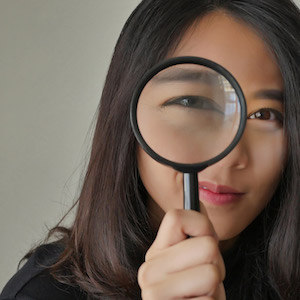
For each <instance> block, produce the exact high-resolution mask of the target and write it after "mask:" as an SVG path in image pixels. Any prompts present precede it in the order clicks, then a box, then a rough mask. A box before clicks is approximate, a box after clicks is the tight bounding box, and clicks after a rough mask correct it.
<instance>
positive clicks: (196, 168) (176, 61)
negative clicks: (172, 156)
mask: <svg viewBox="0 0 300 300" xmlns="http://www.w3.org/2000/svg"><path fill="white" fill-rule="evenodd" d="M188 63H189V64H195V65H201V66H204V67H208V68H211V69H213V70H214V71H216V72H218V73H219V74H221V75H222V76H224V77H225V78H226V79H227V80H228V81H229V82H230V84H231V85H232V87H233V88H234V89H235V91H236V94H237V96H238V99H239V102H240V105H241V119H240V124H239V129H238V131H237V133H236V135H235V137H234V138H233V140H232V142H231V144H229V146H228V147H227V148H225V149H224V151H222V152H221V153H220V154H219V155H217V156H215V157H213V158H211V159H209V160H207V161H204V162H201V163H196V164H182V163H176V162H173V161H170V160H168V159H166V158H164V157H162V156H160V155H159V154H158V153H156V152H155V151H153V149H152V148H151V147H150V146H149V145H148V144H147V143H146V141H145V140H144V138H143V136H142V134H141V132H140V130H139V126H138V122H137V106H138V101H139V98H140V95H141V93H142V91H143V89H144V87H145V86H146V84H147V83H148V82H149V81H150V80H151V79H152V78H153V77H154V76H155V75H156V74H157V73H159V72H160V71H162V70H163V69H166V68H169V67H171V66H174V65H180V64H188ZM246 122H247V105H246V100H245V96H244V93H243V91H242V88H241V87H240V85H239V83H238V82H237V80H236V79H235V78H234V76H233V75H232V74H231V73H230V72H229V71H228V70H226V69H225V68H224V67H222V66H221V65H219V64H218V63H216V62H214V61H211V60H209V59H205V58H202V57H195V56H180V57H175V58H170V59H167V60H165V61H163V62H161V63H159V64H157V65H155V66H154V67H153V68H151V69H150V70H149V71H148V72H146V74H145V75H144V76H143V77H142V79H141V80H140V82H139V83H138V85H137V87H136V89H135V91H134V93H133V97H132V99H131V103H130V123H131V127H132V130H133V133H134V135H135V137H136V139H137V141H138V143H139V144H140V145H141V147H142V148H143V149H144V151H146V153H147V154H148V155H150V156H151V157H152V158H153V159H155V160H156V161H157V162H159V163H162V164H164V165H167V166H170V167H172V168H174V169H175V170H177V171H180V172H183V173H193V172H200V171H202V170H204V169H205V168H207V167H208V166H210V165H212V164H214V163H216V162H218V161H220V160H221V159H222V158H224V157H225V156H226V155H228V154H229V153H230V152H231V151H232V150H233V148H234V147H235V146H236V145H237V144H238V142H239V141H240V139H241V137H242V135H243V132H244V130H245V127H246Z"/></svg>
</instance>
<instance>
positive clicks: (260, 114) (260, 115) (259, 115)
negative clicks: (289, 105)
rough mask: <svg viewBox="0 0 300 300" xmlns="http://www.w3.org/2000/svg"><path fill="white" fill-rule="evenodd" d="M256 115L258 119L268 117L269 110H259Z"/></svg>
mask: <svg viewBox="0 0 300 300" xmlns="http://www.w3.org/2000/svg"><path fill="white" fill-rule="evenodd" d="M256 117H257V118H259V119H264V120H267V119H270V112H269V111H266V110H264V111H259V112H257V113H256Z"/></svg>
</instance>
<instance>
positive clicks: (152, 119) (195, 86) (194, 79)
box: [137, 64, 240, 164]
mask: <svg viewBox="0 0 300 300" xmlns="http://www.w3.org/2000/svg"><path fill="white" fill-rule="evenodd" d="M137 121H138V126H139V130H140V132H141V135H142V136H143V138H144V140H145V141H146V143H147V144H148V145H149V146H150V147H151V148H152V149H153V150H154V151H155V152H156V153H157V154H159V155H160V156H162V157H164V158H166V159H168V160H171V161H173V162H176V163H183V164H195V163H200V162H203V161H207V160H209V159H211V158H213V157H215V156H217V155H218V154H220V153H221V152H223V151H224V150H225V149H226V148H227V147H228V146H229V145H230V144H231V142H232V141H233V139H234V137H235V135H236V133H237V131H238V128H239V122H240V103H239V99H238V97H237V95H236V92H235V90H234V88H233V87H232V86H231V84H230V82H229V81H228V80H227V79H226V78H225V77H224V76H222V75H220V74H219V73H217V72H216V71H214V70H212V69H210V68H207V67H204V66H200V65H195V64H181V65H175V66H171V67H169V68H166V69H164V70H162V71H161V72H159V73H158V74H156V75H155V76H154V77H153V78H152V79H151V80H150V81H149V82H148V83H147V84H146V86H145V87H144V89H143V91H142V93H141V95H140V99H139V101H138V106H137Z"/></svg>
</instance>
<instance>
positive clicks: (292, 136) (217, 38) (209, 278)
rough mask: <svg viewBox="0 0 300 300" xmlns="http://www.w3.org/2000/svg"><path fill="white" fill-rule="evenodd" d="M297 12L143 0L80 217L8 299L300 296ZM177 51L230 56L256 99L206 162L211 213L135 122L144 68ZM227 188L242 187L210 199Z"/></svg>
mask: <svg viewBox="0 0 300 300" xmlns="http://www.w3.org/2000/svg"><path fill="white" fill-rule="evenodd" d="M299 17H300V14H299V10H298V9H297V7H296V6H295V5H294V4H293V3H292V2H290V1H288V0H260V1H256V0H215V1H214V0H144V1H142V2H141V4H140V5H139V6H138V7H137V9H136V10H135V11H134V12H133V14H132V15H131V17H130V18H129V20H128V21H127V23H126V25H125V27H124V29H123V31H122V33H121V36H120V38H119V41H118V43H117V46H116V49H115V53H114V56H113V59H112V63H111V66H110V69H109V72H108V75H107V80H106V84H105V87H104V90H103V94H102V98H101V102H100V106H99V115H98V122H97V125H96V129H95V135H94V140H93V145H92V152H91V158H90V162H89V166H88V170H87V174H86V177H85V181H84V185H83V188H82V192H81V195H80V197H79V199H78V203H77V204H78V207H77V214H76V218H75V221H74V224H73V226H72V227H71V228H68V229H66V228H61V227H59V226H57V227H56V228H54V229H53V230H52V231H51V232H50V234H49V236H51V235H53V234H54V233H60V234H61V237H60V238H59V239H58V241H57V242H56V243H52V244H50V245H46V246H42V247H40V248H38V249H37V250H36V251H34V254H32V252H31V253H29V254H28V255H27V258H28V257H30V259H29V261H28V262H27V263H26V265H25V266H24V267H23V268H22V269H21V270H20V271H19V273H17V274H16V275H15V277H14V278H13V279H12V280H11V281H10V283H9V284H8V285H7V287H6V289H4V291H3V293H2V296H1V297H0V299H87V298H90V299H139V298H141V297H142V298H143V299H218V300H223V299H235V300H236V299H255V300H257V299H285V300H286V299H289V300H292V299H293V300H296V299H298V298H299V295H300V280H299V277H300V260H299V246H300V245H299V212H300V201H299V196H298V195H299V192H300V191H299V186H300V185H299V169H300V162H299V130H298V126H297V120H298V119H299V116H300V111H299V110H300V106H299V105H298V103H299V99H300V89H299V86H300V72H299V62H300V18H299ZM176 56H200V57H204V58H208V59H211V60H214V61H216V62H217V63H220V64H221V65H223V66H224V67H225V68H227V69H228V70H229V71H230V72H231V73H232V74H233V75H234V76H235V77H236V79H237V80H238V82H239V83H240V85H241V87H242V89H243V91H244V94H245V96H246V101H247V106H248V121H247V127H246V130H245V133H244V135H243V137H242V139H241V141H240V142H239V144H238V145H237V146H236V148H235V149H234V150H233V151H232V152H231V153H230V154H229V155H228V156H226V157H225V158H224V159H222V160H221V161H220V162H218V163H217V164H215V165H213V166H211V167H209V168H207V169H206V170H204V171H203V172H201V173H199V174H198V179H199V182H200V204H201V213H198V212H194V211H183V210H182V209H181V207H182V204H181V202H182V190H181V189H182V187H181V186H182V184H181V182H182V177H181V175H180V174H179V173H177V172H176V171H174V170H172V169H170V168H167V167H165V166H163V165H160V164H158V163H157V162H155V161H154V160H152V159H151V158H150V157H149V156H148V155H147V154H146V153H145V152H143V150H142V149H141V148H140V147H139V146H138V145H137V142H136V140H135V138H134V135H133V133H132V129H131V127H130V122H129V103H130V100H131V96H132V94H133V91H134V89H135V87H136V85H137V83H138V81H139V79H140V77H141V76H142V75H143V74H144V72H145V70H148V69H150V68H151V67H152V66H153V65H155V64H156V63H158V62H160V61H162V60H164V59H166V58H169V57H176ZM222 194H225V195H229V196H230V195H231V196H232V195H235V196H234V197H235V198H236V200H235V201H231V202H229V203H225V204H220V203H212V202H211V201H209V199H210V198H213V197H223V196H222ZM216 195H218V196H216ZM157 231H158V232H157ZM187 236H192V237H193V238H191V239H187ZM145 257H146V258H145ZM37 264H39V265H45V266H46V267H45V266H44V267H41V266H37ZM47 266H49V267H47ZM225 273H226V277H225ZM50 274H52V275H53V276H54V277H53V276H52V275H50ZM54 278H55V279H54ZM224 278H225V280H224ZM59 282H60V283H59ZM41 290H42V291H41ZM45 291H46V292H45ZM26 297H27V298H26Z"/></svg>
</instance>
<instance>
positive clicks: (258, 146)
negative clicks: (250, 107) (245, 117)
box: [251, 130, 286, 205]
mask: <svg viewBox="0 0 300 300" xmlns="http://www.w3.org/2000/svg"><path fill="white" fill-rule="evenodd" d="M253 141H254V142H253V145H252V146H251V149H252V150H251V160H252V162H251V163H252V165H253V174H252V176H251V178H252V179H251V180H253V184H254V185H255V189H254V190H255V193H256V194H257V197H258V199H260V201H261V204H262V205H266V204H267V203H268V202H269V201H270V199H271V198H272V196H273V194H274V192H275V190H276V188H277V186H278V183H279V180H280V176H281V173H282V170H283V169H284V165H285V162H286V142H285V139H284V134H283V130H280V131H278V132H274V133H272V134H260V135H256V137H255V140H254V139H253Z"/></svg>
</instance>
